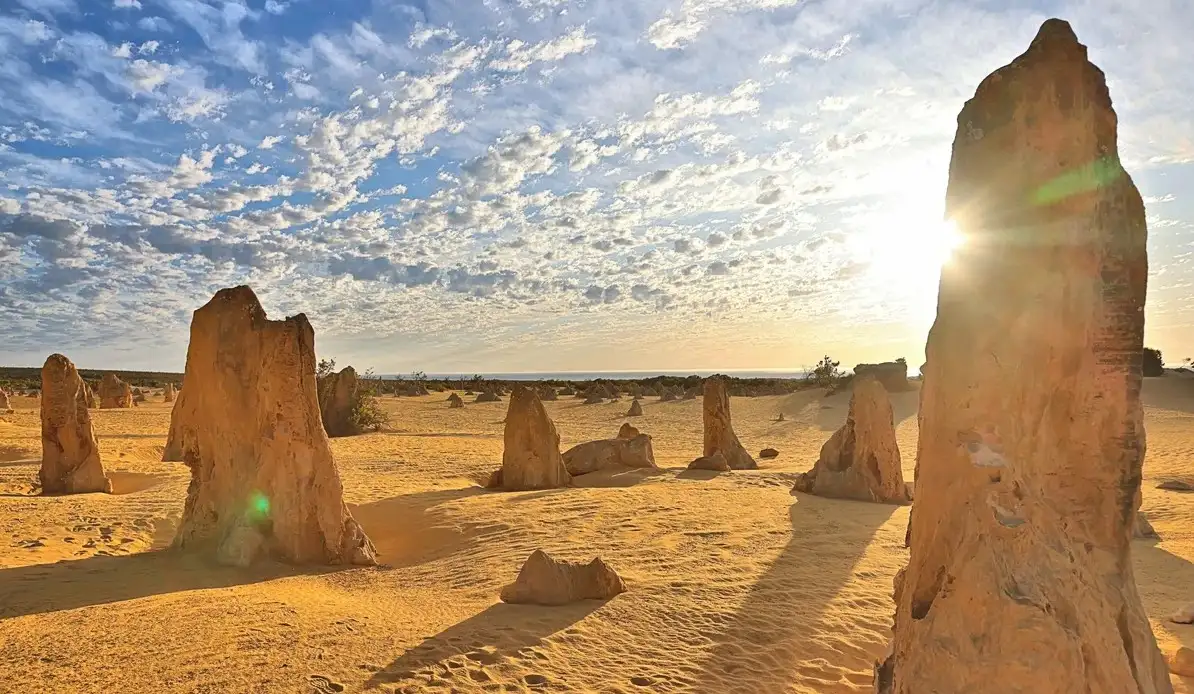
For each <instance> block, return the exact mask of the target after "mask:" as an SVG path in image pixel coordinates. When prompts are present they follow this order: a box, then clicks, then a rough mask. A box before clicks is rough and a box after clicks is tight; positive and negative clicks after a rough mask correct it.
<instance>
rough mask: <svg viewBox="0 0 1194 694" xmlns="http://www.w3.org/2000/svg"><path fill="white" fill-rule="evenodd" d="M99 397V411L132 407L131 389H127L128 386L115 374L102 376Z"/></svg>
mask: <svg viewBox="0 0 1194 694" xmlns="http://www.w3.org/2000/svg"><path fill="white" fill-rule="evenodd" d="M99 397H100V409H104V410H109V409H115V408H123V407H132V406H133V389H132V388H130V387H129V384H127V383H125V382H124V381H122V380H120V378H119V377H117V376H116V374H111V373H110V374H104V378H103V380H102V381H100V388H99Z"/></svg>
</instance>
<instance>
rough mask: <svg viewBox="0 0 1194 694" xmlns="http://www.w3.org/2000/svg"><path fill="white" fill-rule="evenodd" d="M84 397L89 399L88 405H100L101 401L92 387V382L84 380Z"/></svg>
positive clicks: (91, 406) (93, 407) (93, 406)
mask: <svg viewBox="0 0 1194 694" xmlns="http://www.w3.org/2000/svg"><path fill="white" fill-rule="evenodd" d="M83 398H84V399H85V400H86V401H87V407H89V408H91V409H95V408H97V407H99V402H98V401H97V400H96V398H95V391H94V390H92V389H91V384H90V383H88V382H87V381H83Z"/></svg>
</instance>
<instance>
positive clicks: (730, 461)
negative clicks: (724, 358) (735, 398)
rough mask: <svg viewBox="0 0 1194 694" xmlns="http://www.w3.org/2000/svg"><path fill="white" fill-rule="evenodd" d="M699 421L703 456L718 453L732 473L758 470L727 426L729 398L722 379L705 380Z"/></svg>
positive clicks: (731, 426)
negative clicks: (703, 434)
mask: <svg viewBox="0 0 1194 694" xmlns="http://www.w3.org/2000/svg"><path fill="white" fill-rule="evenodd" d="M702 418H703V419H704V425H705V452H704V457H706V458H707V457H709V456H711V455H713V454H714V453H718V452H720V453H721V454H722V456H723V457H724V458H725V461H726V464H727V465H729V466H730V469H732V470H754V469H756V468H758V467H759V465H758V463H756V462H755V459H754V458H752V457H750V453H747V452H746V449H745V448H743V446H742V443H741V442H739V441H738V436H737V435H736V434H735V433H734V427H733V425H732V424H731V423H730V398H729V396H728V395H727V394H726V377H725V376H710V377H709V378H707V379H705V402H704V407H703V408H702Z"/></svg>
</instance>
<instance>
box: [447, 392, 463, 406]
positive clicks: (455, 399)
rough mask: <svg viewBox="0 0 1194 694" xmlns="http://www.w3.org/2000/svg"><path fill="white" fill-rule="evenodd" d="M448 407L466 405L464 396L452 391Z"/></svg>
mask: <svg viewBox="0 0 1194 694" xmlns="http://www.w3.org/2000/svg"><path fill="white" fill-rule="evenodd" d="M448 407H464V398H462V397H460V396H459V395H457V394H456V393H452V394H451V395H449V396H448Z"/></svg>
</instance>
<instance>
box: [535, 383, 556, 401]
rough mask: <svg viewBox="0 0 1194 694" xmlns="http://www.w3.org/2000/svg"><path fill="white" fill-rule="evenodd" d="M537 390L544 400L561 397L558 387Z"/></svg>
mask: <svg viewBox="0 0 1194 694" xmlns="http://www.w3.org/2000/svg"><path fill="white" fill-rule="evenodd" d="M537 392H538V393H539V399H540V400H542V401H543V402H552V401H555V400H559V399H560V398H559V396H557V395H556V389H555V388H552V387H551V386H544V387H542V388H538V389H537Z"/></svg>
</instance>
